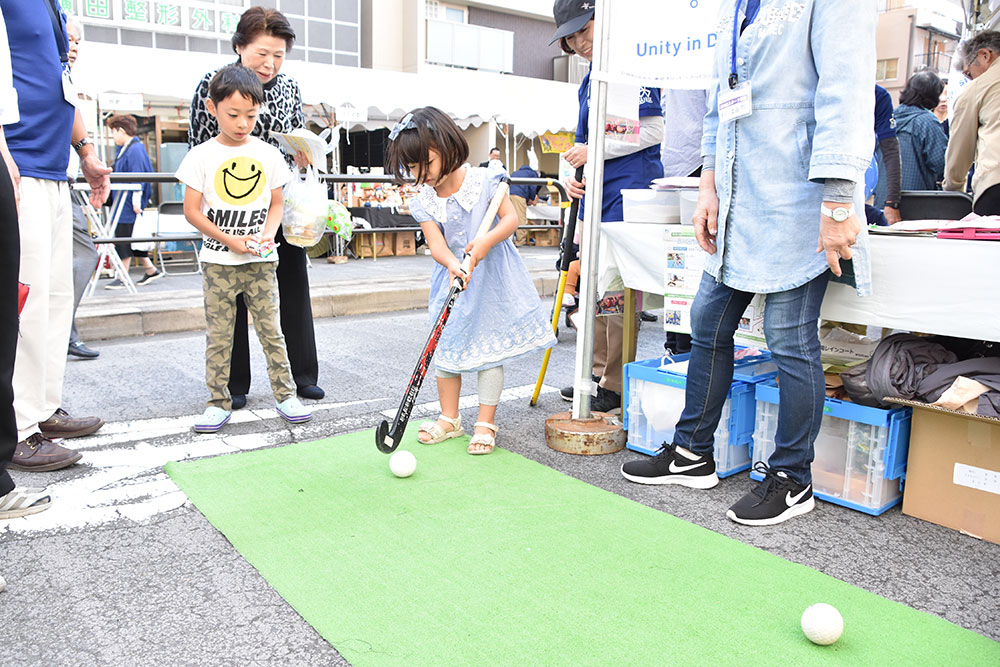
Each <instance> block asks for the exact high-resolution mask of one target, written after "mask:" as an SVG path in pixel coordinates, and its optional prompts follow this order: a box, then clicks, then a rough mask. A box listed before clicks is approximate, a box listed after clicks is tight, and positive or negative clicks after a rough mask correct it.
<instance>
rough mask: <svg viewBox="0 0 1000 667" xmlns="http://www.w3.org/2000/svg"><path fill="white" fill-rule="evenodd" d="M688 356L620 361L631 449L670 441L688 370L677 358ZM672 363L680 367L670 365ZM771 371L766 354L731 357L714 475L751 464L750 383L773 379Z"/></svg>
mask: <svg viewBox="0 0 1000 667" xmlns="http://www.w3.org/2000/svg"><path fill="white" fill-rule="evenodd" d="M689 356H690V355H687V354H682V355H676V356H674V357H670V358H656V359H646V360H644V361H636V362H633V363H630V364H626V365H625V381H624V383H623V385H624V396H623V400H622V403H623V405H624V406H625V411H624V414H623V422H624V424H625V428H626V429H628V442H627V444H626V446H627V447H628V448H629V449H631V450H632V451H636V452H641V453H643V454H649V455H653V454H655V453H656V452H657V451H658V450H659V449H660V447H661V446H662V445H663V444H664V443H667V444H669V443H670V442H671V441H672V440H673V436H674V426H675V425H676V423H677V419H678V418H679V417H680V413H681V410H682V409H683V408H684V388H685V386H686V385H687V376H686V373H687V371H686V369H684V368H683V365H682V364H681V362H685V361H687V360H688V358H689ZM675 364H676V365H680V366H681V368H680V369H674V370H671V368H670V367H671V366H673V365H675ZM776 373H777V368H776V367H774V363H773V362H772V361H771V359H770V354H764V355H761V356H759V357H753V358H750V359H745V360H740V361H738V362H736V369H735V370H734V374H733V377H734V381H733V383H732V385H731V386H730V387H729V392H728V394H727V398H726V403H725V405H724V406H723V408H722V418H721V419H720V420H719V427H718V428H717V429H716V431H715V442H716V447H715V467H716V474H717V475H718V476H719V477H728V476H730V475H734V474H736V473H738V472H741V471H743V470H746V469H747V468H749V467H750V454H751V446H750V445H751V442H752V439H753V430H754V407H755V399H754V384H753V383H754V382H756V381H761V380H763V379H767V378H772V377H774V375H775V374H776ZM740 378H743V379H740ZM644 405H645V409H643V406H644Z"/></svg>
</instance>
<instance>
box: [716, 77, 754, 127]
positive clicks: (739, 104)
mask: <svg viewBox="0 0 1000 667" xmlns="http://www.w3.org/2000/svg"><path fill="white" fill-rule="evenodd" d="M752 113H753V95H752V94H751V88H750V82H749V81H744V82H743V83H738V84H736V87H735V88H730V87H728V86H722V88H721V90H719V120H720V121H721V122H723V123H728V122H729V121H732V120H736V119H738V118H746V117H747V116H749V115H750V114H752Z"/></svg>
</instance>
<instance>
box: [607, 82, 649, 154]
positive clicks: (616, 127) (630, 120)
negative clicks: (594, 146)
mask: <svg viewBox="0 0 1000 667" xmlns="http://www.w3.org/2000/svg"><path fill="white" fill-rule="evenodd" d="M640 94H643V95H648V94H649V90H648V89H646V88H640V87H639V86H630V85H627V84H620V83H612V84H608V105H607V117H606V118H605V121H604V135H605V137H604V141H605V144H606V146H613V145H614V144H620V145H625V146H628V147H634V146H637V145H638V144H639V101H640V100H639V95H640Z"/></svg>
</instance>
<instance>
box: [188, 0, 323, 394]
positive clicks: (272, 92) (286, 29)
mask: <svg viewBox="0 0 1000 667" xmlns="http://www.w3.org/2000/svg"><path fill="white" fill-rule="evenodd" d="M232 41H233V50H234V51H236V53H237V55H239V62H240V64H242V65H243V66H244V67H247V68H249V69H251V70H253V71H254V72H255V73H256V74H257V76H258V77H259V78H260V82H261V84H262V85H263V86H264V104H262V105H261V107H260V112H259V114H258V116H257V124H256V125H255V126H254V129H253V132H252V134H253V135H254V136H257V137H260V138H261V139H263V140H264V141H267V142H269V143H271V144H274V145H275V146H277V142H276V140H275V139H274V137H273V136H272V134H273V133H275V132H290V131H292V130H294V129H295V128H298V127H302V126H303V125H305V119H304V116H303V114H302V94H301V93H300V92H299V86H298V84H297V83H296V82H295V80H294V79H292V78H291V77H289V76H287V75H285V74H281V73H280V70H281V65H282V64H283V63H284V60H285V54H286V52H287V51H288V50H289V49H291V48H292V43H293V42H294V41H295V31H294V30H292V27H291V25H289V23H288V19H286V18H285V16H284V15H283V14H282V13H281V12H279V11H277V10H275V9H267V8H263V7H251V8H250V9H248V10H246V11H245V12H243V16H241V17H240V22H239V24H237V26H236V32H235V33H234V34H233V39H232ZM214 75H215V72H214V71H212V72H209V73H208V74H206V75H205V77H204V78H203V79H202V80H201V83H199V84H198V88H197V90H195V93H194V99H192V100H191V116H190V118H191V120H190V128H189V130H188V144H189V145H190V146H197V145H198V144H201V143H204V142H206V141H208V140H209V139H212V138H213V137H215V136H216V135H217V134H218V133H219V126H218V123H217V121H216V120H215V117H214V116H212V115H211V114H209V113H208V110H207V108H206V107H205V101H206V100H207V99H208V83H209V81H211V80H212V76H214ZM286 159H287V160H288V162H289V165H292V164H295V165H297V166H299V167H305V166H306V165H307V164H308V163H309V160H308V158H307V157H306V155H305V154H303V153H299V154H297V155H295V156H289V155H286ZM275 240H276V241H277V242H278V243H279V245H278V259H279V262H278V269H277V277H278V294H279V297H280V313H281V330H282V333H284V335H285V346H286V347H287V349H288V360H289V362H290V363H291V367H292V377H293V378H294V379H295V384H296V386H297V388H298V394H299V396H302V397H303V398H312V399H321V398H323V396H324V392H323V390H322V389H321V388H320V387H319V386H318V384H317V382H318V379H319V362H318V359H317V355H316V336H315V332H314V330H313V320H312V307H311V305H310V301H309V276H308V274H307V273H306V254H305V250H303V249H302V248H299V247H297V246H293V245H291V244H289V243H285V241H284V237H283V236H282V234H281V230H280V229H279V230H278V234H277V236H276V238H275ZM236 304H237V309H236V326H235V330H234V332H233V361H232V367H231V373H230V377H229V391H230V393H231V394H232V397H233V408H234V409H239V408H242V407H243V406H244V405H246V395H247V392H248V391H249V390H250V352H249V342H248V340H247V311H246V305H245V304H244V303H243V300H242V299H237V301H236Z"/></svg>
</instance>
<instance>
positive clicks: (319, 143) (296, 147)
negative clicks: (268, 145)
mask: <svg viewBox="0 0 1000 667" xmlns="http://www.w3.org/2000/svg"><path fill="white" fill-rule="evenodd" d="M271 136H272V137H274V138H275V139H276V140H277V141H278V146H279V147H280V148H281V149H282V150H283V151H285V152H286V153H288V154H289V155H295V154H296V153H299V152H302V153H305V154H306V155H307V156H309V161H310V162H312V165H313V166H314V167H315V168H316V169H317V170H318V171H322V172H326V154H327V153H329V152H331V151H332V150H333V145H332V144H327V143H326V140H327V138H328V137H329V136H330V129H329V128H327V129H325V130H323V132H322V133H321V134H314V133H313V132H310V131H309V130H307V129H305V128H304V127H298V128H296V129H294V130H292V131H291V132H272V133H271Z"/></svg>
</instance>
